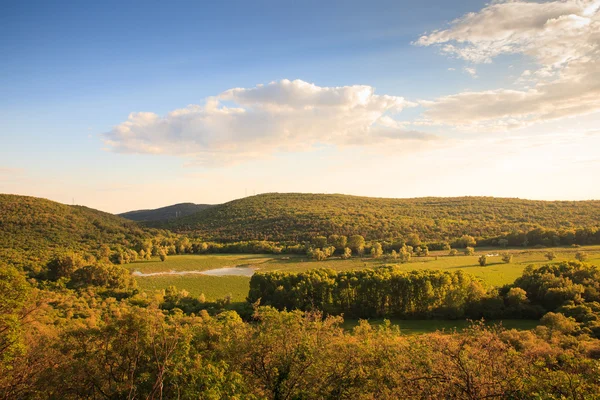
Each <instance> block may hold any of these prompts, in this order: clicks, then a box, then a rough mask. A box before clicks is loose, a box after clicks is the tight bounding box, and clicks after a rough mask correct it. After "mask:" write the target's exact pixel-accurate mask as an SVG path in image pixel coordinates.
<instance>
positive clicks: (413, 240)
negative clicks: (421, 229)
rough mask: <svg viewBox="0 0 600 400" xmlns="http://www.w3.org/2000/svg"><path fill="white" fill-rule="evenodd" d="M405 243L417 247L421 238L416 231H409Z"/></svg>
mask: <svg viewBox="0 0 600 400" xmlns="http://www.w3.org/2000/svg"><path fill="white" fill-rule="evenodd" d="M406 244H407V245H409V246H412V247H417V246H420V245H421V238H420V237H419V235H418V234H416V233H411V234H410V235H408V238H407V239H406Z"/></svg>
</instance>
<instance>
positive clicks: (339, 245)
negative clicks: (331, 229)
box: [327, 235, 348, 251]
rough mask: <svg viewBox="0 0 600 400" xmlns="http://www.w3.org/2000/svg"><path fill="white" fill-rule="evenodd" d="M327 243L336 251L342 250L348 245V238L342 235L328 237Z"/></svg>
mask: <svg viewBox="0 0 600 400" xmlns="http://www.w3.org/2000/svg"><path fill="white" fill-rule="evenodd" d="M327 241H328V242H329V244H330V245H332V246H333V247H335V248H336V250H338V251H342V250H344V248H345V247H346V244H347V243H348V238H347V237H346V236H344V235H329V237H328V238H327Z"/></svg>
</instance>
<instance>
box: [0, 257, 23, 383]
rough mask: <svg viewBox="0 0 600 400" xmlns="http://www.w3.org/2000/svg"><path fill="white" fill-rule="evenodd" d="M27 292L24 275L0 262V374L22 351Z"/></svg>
mask: <svg viewBox="0 0 600 400" xmlns="http://www.w3.org/2000/svg"><path fill="white" fill-rule="evenodd" d="M29 293H30V286H29V284H27V281H26V280H25V278H24V276H23V275H22V274H21V273H19V271H17V270H16V269H15V268H13V267H9V266H7V265H5V264H2V263H0V375H1V374H2V373H3V371H4V370H5V368H8V365H9V364H10V362H11V361H12V360H13V358H14V357H16V356H17V355H19V354H21V353H22V352H23V351H24V344H23V334H22V329H21V321H22V318H23V316H24V315H23V308H24V306H25V305H26V302H27V299H28V296H29ZM0 395H1V393H0Z"/></svg>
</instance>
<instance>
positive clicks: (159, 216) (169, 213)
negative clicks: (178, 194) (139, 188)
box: [118, 203, 211, 222]
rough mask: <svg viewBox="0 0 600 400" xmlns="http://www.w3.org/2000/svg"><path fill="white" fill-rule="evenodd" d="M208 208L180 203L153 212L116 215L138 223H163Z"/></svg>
mask: <svg viewBox="0 0 600 400" xmlns="http://www.w3.org/2000/svg"><path fill="white" fill-rule="evenodd" d="M209 207H211V205H210V204H194V203H180V204H174V205H172V206H167V207H161V208H156V209H154V210H135V211H128V212H125V213H122V214H118V215H119V216H120V217H123V218H126V219H129V220H132V221H138V222H149V221H164V220H169V219H175V218H177V217H185V216H187V215H191V214H195V213H197V212H198V211H202V210H204V209H207V208H209Z"/></svg>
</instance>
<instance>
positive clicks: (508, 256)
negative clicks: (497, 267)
mask: <svg viewBox="0 0 600 400" xmlns="http://www.w3.org/2000/svg"><path fill="white" fill-rule="evenodd" d="M512 259H513V256H512V254H510V253H503V254H502V261H504V262H505V263H507V264H510V263H511V262H512Z"/></svg>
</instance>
